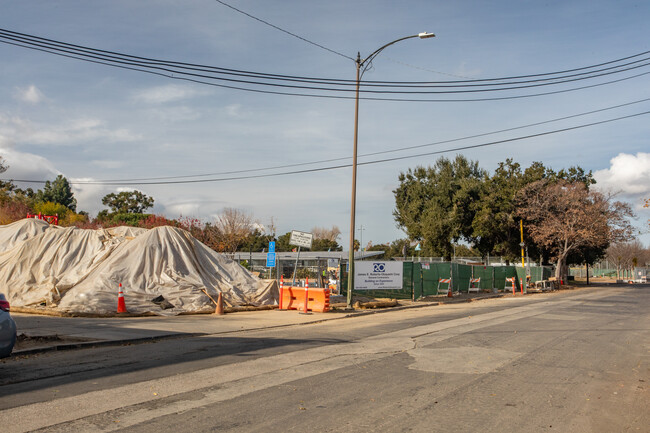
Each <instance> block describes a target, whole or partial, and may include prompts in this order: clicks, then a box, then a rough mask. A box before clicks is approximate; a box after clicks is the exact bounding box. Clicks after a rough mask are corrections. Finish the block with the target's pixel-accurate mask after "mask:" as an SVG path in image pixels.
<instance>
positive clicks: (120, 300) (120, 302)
mask: <svg viewBox="0 0 650 433" xmlns="http://www.w3.org/2000/svg"><path fill="white" fill-rule="evenodd" d="M117 312H118V313H128V311H126V304H125V303H124V292H122V283H120V291H119V292H118V294H117Z"/></svg>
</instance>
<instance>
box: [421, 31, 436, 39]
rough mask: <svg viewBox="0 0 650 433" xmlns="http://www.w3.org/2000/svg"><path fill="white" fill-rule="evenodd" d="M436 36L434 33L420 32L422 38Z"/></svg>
mask: <svg viewBox="0 0 650 433" xmlns="http://www.w3.org/2000/svg"><path fill="white" fill-rule="evenodd" d="M435 36H436V35H434V34H433V33H427V32H422V33H418V38H420V39H426V38H434V37H435Z"/></svg>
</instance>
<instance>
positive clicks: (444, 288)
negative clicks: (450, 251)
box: [420, 263, 451, 296]
mask: <svg viewBox="0 0 650 433" xmlns="http://www.w3.org/2000/svg"><path fill="white" fill-rule="evenodd" d="M420 265H421V266H422V268H423V269H422V296H434V295H438V294H445V295H446V294H447V292H448V291H449V288H448V285H447V284H441V285H440V286H439V285H438V281H439V280H440V279H441V278H442V279H446V278H451V268H450V266H449V263H420ZM439 287H440V293H438V288H439Z"/></svg>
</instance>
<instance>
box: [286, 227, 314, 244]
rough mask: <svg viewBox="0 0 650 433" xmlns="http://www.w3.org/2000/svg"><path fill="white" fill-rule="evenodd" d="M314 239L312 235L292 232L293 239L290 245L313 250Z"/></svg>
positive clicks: (290, 240) (290, 239)
mask: <svg viewBox="0 0 650 433" xmlns="http://www.w3.org/2000/svg"><path fill="white" fill-rule="evenodd" d="M313 238H314V236H313V235H312V234H311V233H307V232H299V231H298V230H292V231H291V237H290V238H289V245H295V246H297V247H303V248H311V242H312V239H313Z"/></svg>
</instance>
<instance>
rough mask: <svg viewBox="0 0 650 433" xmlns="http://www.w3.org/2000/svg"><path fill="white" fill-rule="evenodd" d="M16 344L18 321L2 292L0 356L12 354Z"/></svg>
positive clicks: (0, 301) (0, 306) (0, 297)
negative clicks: (12, 315)
mask: <svg viewBox="0 0 650 433" xmlns="http://www.w3.org/2000/svg"><path fill="white" fill-rule="evenodd" d="M14 344H16V322H14V319H12V318H11V314H9V301H7V298H6V297H5V295H4V294H2V293H0V358H6V357H7V356H9V355H11V351H12V350H14Z"/></svg>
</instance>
